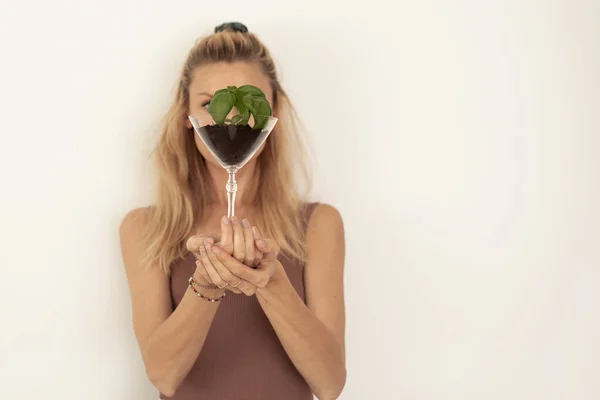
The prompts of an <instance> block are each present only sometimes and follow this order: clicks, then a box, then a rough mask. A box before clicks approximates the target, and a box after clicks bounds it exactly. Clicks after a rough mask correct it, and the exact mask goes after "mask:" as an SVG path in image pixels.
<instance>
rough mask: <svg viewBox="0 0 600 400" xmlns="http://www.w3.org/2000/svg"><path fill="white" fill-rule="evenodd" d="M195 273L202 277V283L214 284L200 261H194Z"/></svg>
mask: <svg viewBox="0 0 600 400" xmlns="http://www.w3.org/2000/svg"><path fill="white" fill-rule="evenodd" d="M196 271H197V272H198V274H200V276H201V277H202V279H204V281H206V282H208V283H213V284H214V282H213V281H212V280H211V279H210V276H209V275H208V273H207V272H206V268H204V265H203V263H202V260H200V259H198V260H196Z"/></svg>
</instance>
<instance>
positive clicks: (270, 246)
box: [252, 226, 277, 261]
mask: <svg viewBox="0 0 600 400" xmlns="http://www.w3.org/2000/svg"><path fill="white" fill-rule="evenodd" d="M252 232H253V233H254V239H255V240H254V242H255V243H256V247H257V248H258V250H259V251H260V252H262V259H263V260H265V261H274V260H275V259H276V258H277V250H276V248H275V243H274V242H273V240H271V239H263V238H262V234H261V233H260V231H259V230H258V227H256V226H253V227H252Z"/></svg>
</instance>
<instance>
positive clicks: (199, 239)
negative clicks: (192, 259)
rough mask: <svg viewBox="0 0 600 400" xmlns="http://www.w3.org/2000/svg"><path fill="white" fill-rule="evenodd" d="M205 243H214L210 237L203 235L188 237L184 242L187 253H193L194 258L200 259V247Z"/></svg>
mask: <svg viewBox="0 0 600 400" xmlns="http://www.w3.org/2000/svg"><path fill="white" fill-rule="evenodd" d="M206 241H209V242H210V244H211V245H212V244H214V243H215V240H214V239H213V238H212V237H209V236H205V235H195V236H192V237H190V238H189V239H188V240H187V241H186V242H185V248H186V249H187V251H189V252H191V253H193V254H194V255H195V256H196V258H200V247H203V246H204V243H205V242H206Z"/></svg>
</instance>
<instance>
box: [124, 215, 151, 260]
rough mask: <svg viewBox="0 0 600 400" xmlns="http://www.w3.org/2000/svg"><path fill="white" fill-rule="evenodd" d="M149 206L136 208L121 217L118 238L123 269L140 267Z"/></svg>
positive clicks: (148, 217)
mask: <svg viewBox="0 0 600 400" xmlns="http://www.w3.org/2000/svg"><path fill="white" fill-rule="evenodd" d="M150 212H151V209H150V207H143V208H136V209H133V210H131V211H129V212H128V213H127V214H125V216H124V217H123V219H122V221H121V224H120V226H119V239H120V243H121V253H122V257H123V262H124V264H125V269H127V270H131V269H136V270H137V269H138V267H141V265H140V259H141V258H142V253H143V244H142V238H143V234H144V232H145V230H146V228H147V226H148V221H149V220H150Z"/></svg>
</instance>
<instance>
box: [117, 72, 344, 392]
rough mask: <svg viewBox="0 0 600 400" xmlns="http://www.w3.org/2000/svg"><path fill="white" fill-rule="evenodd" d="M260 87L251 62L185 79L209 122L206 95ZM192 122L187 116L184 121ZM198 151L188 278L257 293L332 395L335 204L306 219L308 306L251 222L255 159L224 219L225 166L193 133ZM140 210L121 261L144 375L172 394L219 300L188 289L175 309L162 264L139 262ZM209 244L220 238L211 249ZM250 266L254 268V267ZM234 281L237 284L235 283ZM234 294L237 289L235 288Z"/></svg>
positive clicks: (340, 232)
mask: <svg viewBox="0 0 600 400" xmlns="http://www.w3.org/2000/svg"><path fill="white" fill-rule="evenodd" d="M244 84H250V85H254V86H257V87H259V88H260V89H261V90H263V92H264V93H265V95H266V96H267V99H268V100H269V101H270V102H271V103H272V91H271V88H270V85H269V82H268V79H267V77H266V76H265V75H264V74H263V73H262V72H261V70H260V69H259V67H258V66H257V65H254V64H248V63H232V64H212V65H205V66H202V67H200V68H198V69H197V70H196V71H195V75H194V79H193V80H192V83H191V86H190V104H189V111H190V113H191V114H192V115H194V116H196V117H197V118H198V119H201V118H202V120H201V122H202V121H203V122H204V123H210V120H211V118H210V115H209V114H208V112H207V111H206V107H207V106H208V102H209V101H210V99H211V96H212V93H214V92H215V91H216V90H218V89H221V88H223V87H226V86H228V85H235V86H241V85H244ZM182 123H184V124H186V126H188V127H189V128H191V125H188V124H189V122H187V120H186V121H182ZM196 145H197V147H198V151H199V152H200V153H201V154H202V156H204V157H205V159H206V160H207V166H208V170H209V174H210V177H211V181H212V187H213V188H214V190H213V193H212V197H211V199H214V202H213V203H212V204H211V207H210V212H209V213H208V215H209V217H208V218H206V219H205V220H204V221H198V223H197V227H196V230H195V231H196V232H198V234H195V235H192V236H191V237H190V238H189V239H188V240H187V242H186V247H187V249H188V250H189V251H191V252H192V253H193V254H194V255H195V256H196V259H197V261H196V270H195V272H194V279H195V280H196V281H197V282H199V283H200V284H202V285H211V284H212V285H216V286H220V287H222V289H220V288H212V289H207V288H204V287H199V288H197V291H198V292H200V293H202V294H203V295H204V296H206V297H209V298H215V299H216V298H219V297H220V296H222V294H223V293H224V291H225V290H228V291H231V292H232V293H231V294H230V295H247V296H256V297H257V299H258V301H259V303H260V305H261V307H262V308H263V310H264V312H265V314H266V316H267V317H268V319H269V321H270V322H271V324H272V326H273V328H274V330H275V332H276V333H277V336H278V337H279V340H280V341H281V343H282V345H283V347H284V349H285V350H286V352H287V354H288V356H289V357H290V360H291V361H292V362H293V363H294V365H295V366H296V368H297V369H298V371H299V372H300V373H301V374H302V376H303V377H304V378H305V379H306V381H307V382H308V384H309V385H310V387H311V389H312V390H313V392H314V393H315V394H316V396H317V397H318V398H319V399H321V400H329V399H336V398H337V397H338V396H339V394H340V393H341V391H342V389H343V387H344V385H345V380H346V367H345V340H344V336H345V310H344V291H343V268H344V254H345V242H344V227H343V222H342V218H341V216H340V214H339V212H338V211H337V210H336V209H335V208H334V207H332V206H330V205H327V204H320V205H319V206H317V208H316V209H315V211H314V212H313V215H312V217H311V219H310V221H309V224H308V231H307V248H308V261H307V263H306V265H305V269H304V274H305V276H304V281H305V291H306V304H305V303H304V302H303V301H302V299H301V298H300V297H299V296H298V294H297V293H296V291H295V289H294V288H293V286H292V284H291V283H290V281H289V280H288V278H287V275H286V273H285V270H284V268H283V266H282V265H281V263H280V262H279V261H278V260H277V253H276V246H275V243H273V241H272V240H271V239H269V238H265V237H263V235H262V234H261V232H259V231H258V229H256V227H253V226H252V224H251V222H250V221H251V219H252V216H255V215H256V210H255V209H253V207H252V200H253V196H254V193H253V192H252V188H251V187H250V186H251V185H246V184H245V183H247V182H248V181H249V180H250V178H251V177H252V176H253V174H254V173H256V157H257V155H258V154H259V152H260V151H261V150H262V149H261V150H259V152H257V154H256V155H255V156H254V157H253V159H251V160H250V161H249V162H248V163H247V164H246V166H244V168H243V169H242V170H241V171H240V172H238V174H237V176H236V179H237V181H238V185H239V189H238V193H237V199H236V214H237V215H243V216H245V217H246V218H244V219H242V220H241V221H240V220H239V219H238V218H235V217H234V218H232V219H231V220H229V219H228V218H227V217H222V216H223V215H224V214H226V210H227V198H226V195H225V191H224V190H222V189H223V186H224V185H223V182H225V181H226V180H227V174H226V172H225V171H224V169H223V168H222V167H221V166H220V165H219V164H218V163H217V161H216V160H215V159H214V158H213V157H212V155H211V154H210V153H209V151H208V149H206V147H205V146H204V144H203V143H202V142H201V141H200V140H199V138H196ZM146 223H147V209H136V210H133V211H131V212H129V213H128V214H127V216H126V217H125V218H124V219H123V221H122V223H121V229H120V238H121V249H122V255H123V261H124V264H125V270H126V273H127V277H128V282H129V288H130V292H131V299H132V309H133V324H134V331H135V334H136V338H137V340H138V343H139V346H140V349H141V352H142V357H143V360H144V364H145V367H146V371H147V374H148V376H149V378H150V380H151V381H152V383H153V384H154V385H155V387H156V388H157V389H158V390H160V391H161V392H162V393H164V394H166V395H167V396H172V395H173V394H174V393H175V392H176V390H177V387H178V386H179V385H180V384H181V382H182V381H183V379H185V376H186V375H187V374H188V372H189V370H190V369H191V367H192V366H193V364H194V362H195V361H196V359H197V357H198V354H199V353H200V350H201V349H202V345H203V344H204V340H205V339H206V334H207V332H208V329H209V328H210V324H211V322H212V320H213V317H214V315H215V313H216V311H217V309H218V307H219V304H220V303H219V302H216V303H210V302H207V301H203V300H201V299H199V298H198V297H197V296H196V295H195V294H194V293H193V292H192V291H191V290H190V289H188V291H187V292H186V294H185V295H184V297H183V299H182V300H181V303H180V304H179V306H178V307H177V308H176V309H175V310H173V309H172V306H171V296H170V287H169V280H168V277H167V276H165V275H164V274H163V273H162V272H161V271H160V270H159V268H149V269H146V268H145V267H146V266H145V265H142V264H141V263H140V262H139V260H140V258H141V255H142V250H143V249H142V248H140V245H139V243H140V238H141V235H142V233H143V231H144V228H145V226H146ZM216 241H220V242H219V243H218V246H217V245H215V242H216ZM253 267H254V268H253ZM234 286H235V287H234ZM234 293H235V294H234Z"/></svg>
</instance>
